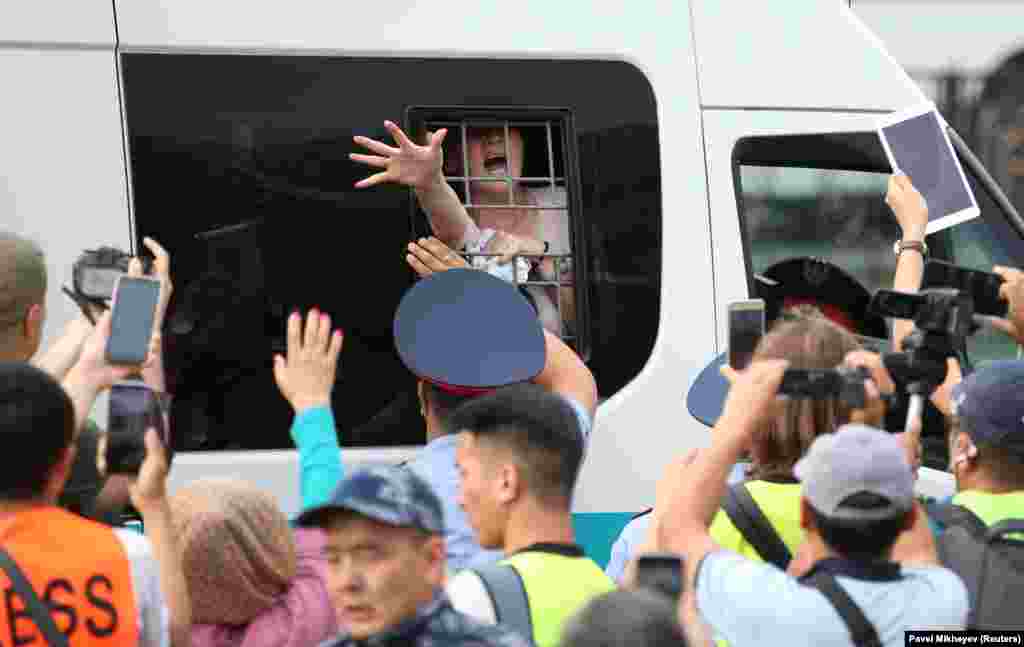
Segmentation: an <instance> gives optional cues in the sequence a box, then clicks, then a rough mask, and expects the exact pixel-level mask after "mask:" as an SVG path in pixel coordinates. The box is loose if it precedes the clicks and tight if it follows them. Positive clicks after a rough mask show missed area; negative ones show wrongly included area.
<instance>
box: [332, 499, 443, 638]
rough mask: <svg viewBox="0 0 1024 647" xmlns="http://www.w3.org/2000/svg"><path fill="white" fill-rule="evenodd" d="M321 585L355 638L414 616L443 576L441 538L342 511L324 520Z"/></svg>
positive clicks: (376, 631)
mask: <svg viewBox="0 0 1024 647" xmlns="http://www.w3.org/2000/svg"><path fill="white" fill-rule="evenodd" d="M324 554H325V556H326V558H327V586H328V590H329V591H330V594H331V600H332V602H333V603H334V609H335V611H336V612H337V614H338V621H339V623H340V624H342V625H343V626H344V627H346V628H347V629H348V631H349V632H350V633H351V634H352V637H353V638H355V639H357V640H362V639H364V638H367V637H369V636H372V635H375V634H379V633H381V632H384V631H387V630H388V629H391V628H393V627H395V626H396V625H398V624H400V623H401V622H403V621H405V620H409V619H410V618H412V617H413V616H415V615H416V610H417V608H418V607H420V606H422V605H424V604H426V603H427V602H429V601H430V600H431V598H432V597H433V593H434V590H435V589H436V588H438V587H440V586H441V585H442V583H443V580H444V542H443V540H442V539H441V538H440V537H438V536H430V537H428V536H426V535H425V534H423V533H421V532H419V531H417V530H416V529H414V528H399V527H397V526H392V525H389V524H385V523H380V522H377V521H373V520H371V519H367V518H366V517H362V516H358V515H353V514H342V515H340V516H338V517H336V518H334V519H332V520H331V521H330V522H329V523H328V525H327V542H326V545H325V547H324Z"/></svg>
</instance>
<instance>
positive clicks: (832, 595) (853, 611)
mask: <svg viewBox="0 0 1024 647" xmlns="http://www.w3.org/2000/svg"><path fill="white" fill-rule="evenodd" d="M801 582H802V583H803V584H806V585H807V586H811V587H813V588H815V589H818V590H819V591H821V593H822V595H824V596H825V598H826V599H828V601H829V603H831V604H832V606H833V607H835V610H836V612H838V613H839V617H840V618H842V619H843V622H844V623H846V628H847V629H848V630H849V631H850V637H851V638H852V639H853V644H854V645H856V646H857V647H882V643H881V641H880V640H879V638H878V632H877V631H875V627H874V625H872V624H871V622H870V621H869V620H868V619H867V618H866V617H865V616H864V612H863V611H861V610H860V607H859V606H857V603H856V602H854V601H853V599H852V598H851V597H850V595H849V594H848V593H847V592H846V591H844V590H843V587H841V586H839V584H838V583H836V578H834V577H833V576H832V575H831V574H829V573H824V572H822V571H817V572H815V573H814V574H813V575H811V576H810V577H809V578H807V579H804V580H801Z"/></svg>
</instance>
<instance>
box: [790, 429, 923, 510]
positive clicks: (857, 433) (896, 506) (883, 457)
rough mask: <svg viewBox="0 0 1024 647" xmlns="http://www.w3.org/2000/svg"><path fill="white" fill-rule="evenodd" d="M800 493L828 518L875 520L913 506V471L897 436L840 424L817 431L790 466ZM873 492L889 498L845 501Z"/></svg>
mask: <svg viewBox="0 0 1024 647" xmlns="http://www.w3.org/2000/svg"><path fill="white" fill-rule="evenodd" d="M793 472H794V473H795V474H796V477H797V478H798V479H800V481H801V482H802V484H803V497H804V498H805V499H807V501H808V502H810V504H811V505H812V506H813V507H814V509H815V510H817V511H818V512H819V513H821V514H822V515H824V516H826V517H828V518H830V519H848V520H851V521H877V520H880V519H887V518H891V517H896V516H898V515H900V514H902V513H906V512H907V511H909V510H910V509H911V508H912V507H913V506H914V473H913V471H912V469H911V467H910V463H908V462H907V456H906V452H905V451H904V449H903V446H902V445H901V444H900V442H899V440H897V439H896V437H894V436H892V435H891V434H888V433H886V432H884V431H880V430H878V429H875V428H873V427H868V426H866V425H860V424H850V425H843V426H842V427H840V428H839V430H838V431H836V432H835V433H832V434H825V435H823V436H819V437H818V438H817V439H816V440H815V441H814V444H812V445H811V449H810V451H808V452H807V455H806V456H804V457H803V458H801V459H800V460H799V461H798V462H797V464H796V466H795V467H794V468H793ZM860 493H869V494H874V495H876V496H878V497H881V498H882V499H884V500H885V501H887V502H888V503H886V504H885V505H879V506H872V507H860V506H854V505H850V504H849V503H846V504H844V502H846V501H847V499H849V498H850V497H851V496H853V495H855V494H860Z"/></svg>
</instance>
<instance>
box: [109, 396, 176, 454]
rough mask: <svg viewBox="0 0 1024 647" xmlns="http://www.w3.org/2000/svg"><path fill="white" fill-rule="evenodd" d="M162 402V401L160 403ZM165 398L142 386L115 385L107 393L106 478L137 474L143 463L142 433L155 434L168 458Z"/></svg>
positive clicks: (144, 447) (169, 443)
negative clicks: (108, 394) (149, 431)
mask: <svg viewBox="0 0 1024 647" xmlns="http://www.w3.org/2000/svg"><path fill="white" fill-rule="evenodd" d="M162 398H164V399H162ZM167 411H168V407H167V406H166V396H163V394H158V393H156V392H154V391H153V390H152V389H150V388H149V387H148V386H146V385H145V384H144V383H142V382H119V383H117V384H115V385H114V386H113V387H112V388H111V389H110V413H109V416H108V418H107V434H106V441H105V443H104V444H105V449H104V461H105V463H106V471H107V473H109V474H137V473H138V472H139V469H140V468H141V467H142V464H143V462H144V461H145V459H146V442H145V437H146V431H147V430H149V429H153V430H155V431H156V432H157V435H158V436H159V438H160V441H161V443H162V444H163V447H164V450H165V451H166V452H167V453H168V455H170V450H171V442H170V433H169V424H168V420H167Z"/></svg>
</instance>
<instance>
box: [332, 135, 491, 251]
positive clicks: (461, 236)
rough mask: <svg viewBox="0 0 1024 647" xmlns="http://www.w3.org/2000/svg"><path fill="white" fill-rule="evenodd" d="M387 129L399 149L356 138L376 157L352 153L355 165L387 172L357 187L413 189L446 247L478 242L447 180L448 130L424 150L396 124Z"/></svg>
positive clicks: (359, 183) (473, 228) (461, 205)
mask: <svg viewBox="0 0 1024 647" xmlns="http://www.w3.org/2000/svg"><path fill="white" fill-rule="evenodd" d="M384 127H385V128H387V130H388V132H389V133H391V136H392V138H394V140H395V143H396V144H398V148H395V147H394V146H388V145H387V144H385V143H384V142H380V141H377V140H375V139H370V138H369V137H356V138H355V142H356V143H357V144H359V145H360V146H363V147H365V148H367V149H369V150H370V151H372V152H374V153H376V155H364V154H360V153H351V154H350V155H349V157H350V158H351V159H352V160H353V161H355V162H361V163H363V164H366V165H367V166H372V167H374V168H380V169H384V170H383V171H380V172H379V173H375V174H374V175H371V176H370V177H368V178H365V179H363V180H360V181H359V182H356V187H357V188H360V189H363V188H366V187H371V186H375V185H377V184H383V183H385V182H395V183H398V184H403V185H405V186H408V187H412V188H413V189H414V190H415V192H416V199H417V200H419V203H420V206H421V207H422V208H423V211H425V212H426V213H427V217H428V218H430V226H431V228H432V229H433V230H434V235H435V236H437V237H438V238H440V239H441V240H442V241H443V242H444V243H445V244H447V245H448V246H450V247H453V248H455V249H459V248H461V247H462V246H463V245H464V244H466V243H467V242H468V241H475V240H476V239H478V238H479V237H480V230H479V229H477V226H476V224H475V223H474V222H473V219H472V218H470V217H469V213H467V212H466V208H465V207H464V206H463V204H462V201H461V200H459V196H458V195H456V193H455V191H454V190H453V189H452V188H451V187H450V186H449V185H448V183H447V182H445V179H444V171H443V167H444V165H443V163H442V160H443V156H444V151H443V149H442V144H443V143H444V138H445V136H446V135H447V134H448V130H447V129H444V128H442V129H441V130H439V131H437V132H436V133H431V134H430V140H429V143H428V144H427V145H426V146H420V145H419V144H416V143H414V142H413V141H412V140H410V139H409V138H408V137H407V136H406V134H405V133H404V132H402V129H401V128H399V127H398V126H396V125H395V124H394V123H392V122H390V121H385V122H384Z"/></svg>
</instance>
